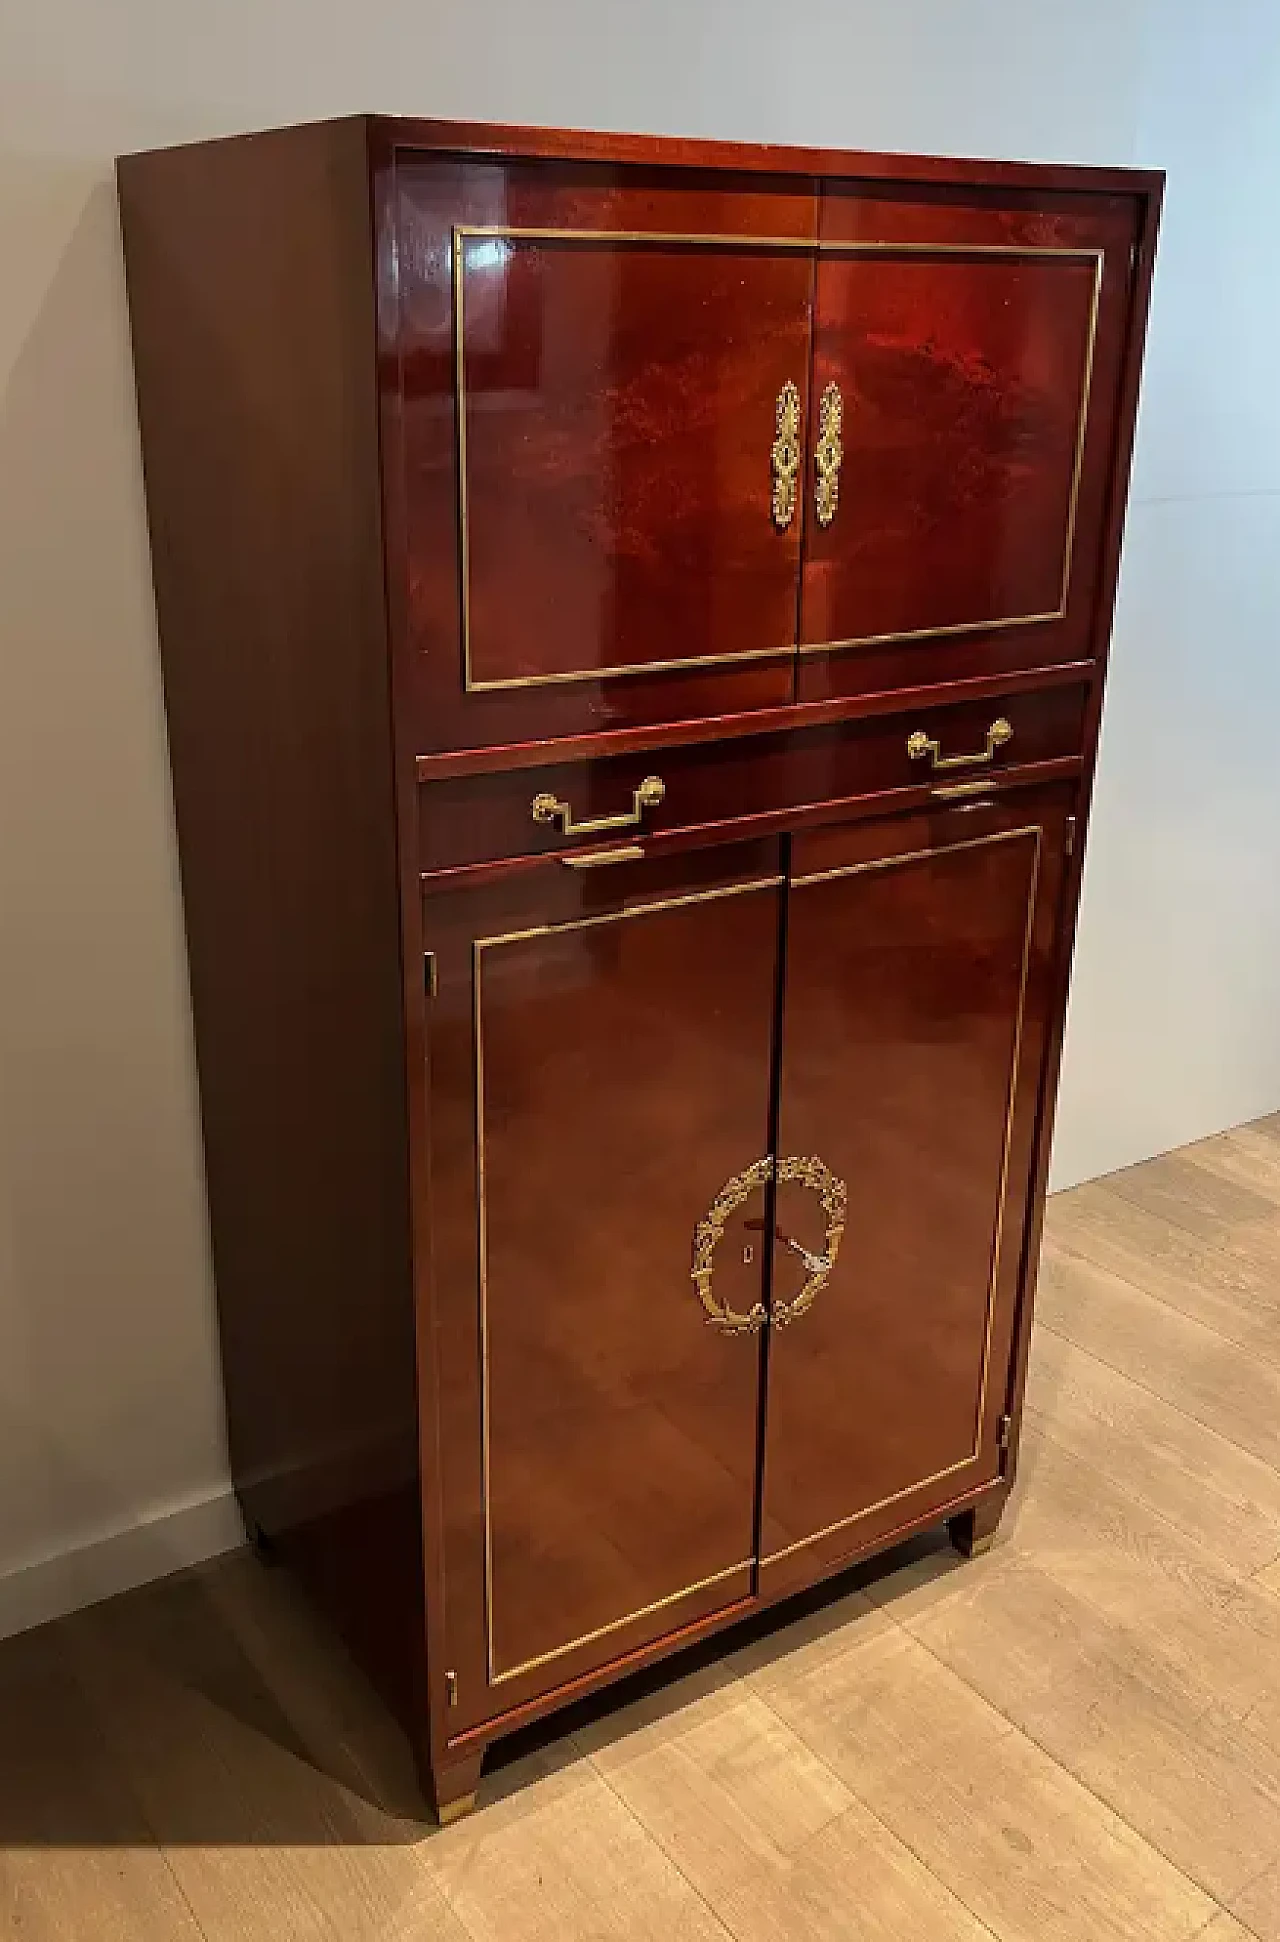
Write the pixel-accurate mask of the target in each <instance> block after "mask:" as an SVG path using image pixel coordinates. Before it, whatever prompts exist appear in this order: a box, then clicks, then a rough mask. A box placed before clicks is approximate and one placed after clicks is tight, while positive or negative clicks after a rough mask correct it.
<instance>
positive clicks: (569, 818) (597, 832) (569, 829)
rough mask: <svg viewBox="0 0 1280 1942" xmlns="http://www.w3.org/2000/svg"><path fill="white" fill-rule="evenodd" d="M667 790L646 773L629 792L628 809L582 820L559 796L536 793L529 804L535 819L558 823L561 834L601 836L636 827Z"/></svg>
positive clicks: (657, 777) (660, 779) (538, 821)
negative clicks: (629, 804)
mask: <svg viewBox="0 0 1280 1942" xmlns="http://www.w3.org/2000/svg"><path fill="white" fill-rule="evenodd" d="M666 793H667V785H666V783H665V782H664V781H663V780H662V777H661V776H660V775H647V776H646V777H645V779H644V781H643V782H642V783H641V784H640V786H639V788H638V789H633V790H632V792H631V807H630V809H624V810H622V811H621V812H620V813H619V814H618V815H616V816H592V817H589V818H588V819H587V820H586V821H585V822H581V823H577V822H575V821H574V819H573V810H572V808H571V807H570V805H569V804H568V803H567V802H561V801H560V799H559V797H558V796H549V795H542V796H535V797H534V799H533V801H532V802H531V803H530V805H529V813H530V815H531V816H532V817H533V820H534V822H535V823H555V822H558V823H559V824H560V833H561V835H562V836H603V835H604V833H605V831H606V830H611V829H635V828H636V827H637V826H638V825H639V823H640V820H641V818H642V817H643V815H644V812H645V810H646V809H654V808H656V807H657V805H658V804H659V803H660V802H661V801H662V798H663V797H664V796H665V795H666Z"/></svg>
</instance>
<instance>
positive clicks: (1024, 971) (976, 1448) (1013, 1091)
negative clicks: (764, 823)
mask: <svg viewBox="0 0 1280 1942" xmlns="http://www.w3.org/2000/svg"><path fill="white" fill-rule="evenodd" d="M1027 836H1029V837H1031V838H1032V839H1033V843H1034V848H1033V851H1032V861H1031V876H1030V881H1029V883H1028V885H1027V921H1026V928H1025V931H1024V933H1023V944H1022V966H1021V972H1020V976H1019V983H1018V1007H1017V1013H1016V1016H1015V1022H1014V1031H1013V1048H1012V1052H1011V1054H1010V1060H1009V1093H1008V1100H1007V1103H1006V1109H1005V1122H1004V1145H1003V1148H1002V1151H1001V1156H1000V1177H999V1188H998V1198H997V1202H996V1219H995V1230H994V1234H993V1237H992V1244H991V1276H990V1280H989V1282H988V1284H987V1304H986V1318H985V1322H984V1327H983V1342H982V1365H981V1374H980V1377H979V1382H978V1396H977V1406H976V1410H975V1413H974V1434H973V1448H972V1449H971V1450H970V1451H969V1452H968V1453H967V1454H966V1455H964V1456H962V1457H959V1458H957V1460H956V1461H955V1462H954V1463H949V1464H947V1465H945V1467H944V1468H943V1469H941V1470H935V1471H933V1472H932V1473H931V1474H930V1475H929V1476H927V1477H917V1478H915V1479H913V1481H912V1482H911V1483H909V1484H907V1485H906V1486H905V1487H904V1488H903V1489H902V1490H896V1491H894V1492H893V1494H892V1495H891V1496H889V1497H882V1498H881V1499H880V1500H879V1502H877V1503H873V1504H863V1505H860V1506H859V1508H858V1509H857V1510H856V1511H853V1512H851V1513H850V1515H849V1516H848V1517H841V1518H837V1519H836V1521H835V1523H833V1524H824V1525H823V1527H822V1528H821V1530H817V1531H811V1532H810V1533H809V1535H808V1536H807V1537H802V1538H798V1539H797V1540H796V1542H795V1543H794V1544H786V1545H783V1547H782V1548H781V1549H780V1550H778V1551H770V1552H767V1553H762V1554H761V1557H760V1565H761V1568H762V1569H763V1568H764V1567H765V1566H766V1565H771V1564H780V1563H781V1562H782V1560H783V1559H784V1558H789V1557H791V1556H792V1555H793V1554H794V1553H795V1552H797V1551H804V1550H806V1549H807V1548H808V1547H809V1545H811V1544H819V1543H821V1541H822V1539H823V1538H825V1537H831V1536H832V1535H833V1534H834V1533H835V1532H836V1531H842V1530H845V1529H847V1528H848V1526H849V1525H850V1524H858V1523H861V1522H862V1520H863V1519H864V1518H866V1517H872V1516H874V1515H875V1513H876V1512H877V1511H881V1510H886V1509H887V1508H888V1507H889V1505H890V1504H896V1503H898V1502H899V1501H900V1499H902V1498H904V1497H910V1496H913V1495H914V1494H915V1492H916V1491H918V1490H927V1489H928V1488H929V1486H930V1485H931V1484H936V1483H941V1482H943V1481H944V1479H945V1478H947V1477H950V1476H955V1475H956V1474H958V1473H959V1472H960V1471H961V1470H965V1469H968V1467H969V1465H970V1464H972V1463H975V1462H976V1461H977V1460H978V1458H979V1457H980V1456H981V1454H982V1428H983V1419H984V1417H985V1415H986V1410H987V1392H988V1388H989V1384H990V1364H991V1337H992V1334H993V1332H994V1328H995V1314H996V1296H997V1293H998V1292H999V1280H1000V1260H1001V1250H1002V1246H1003V1241H1004V1219H1005V1202H1006V1198H1007V1192H1008V1182H1009V1156H1010V1150H1011V1147H1012V1143H1013V1122H1014V1116H1015V1113H1016V1111H1017V1103H1018V1098H1017V1095H1018V1076H1019V1060H1020V1058H1021V1056H1022V1027H1023V1019H1024V1016H1025V1013H1026V1005H1027V986H1028V984H1029V982H1030V977H1031V955H1032V945H1033V943H1034V940H1035V922H1036V899H1037V896H1038V894H1039V889H1040V855H1041V848H1042V844H1043V831H1042V830H1041V827H1040V825H1039V824H1038V823H1026V824H1023V825H1021V826H1020V827H1019V828H1017V829H1004V830H996V831H994V832H993V833H992V834H991V835H988V836H973V837H966V838H964V839H963V840H961V841H960V842H957V843H939V844H937V845H936V846H934V847H933V848H931V849H924V850H906V851H904V852H903V853H902V855H900V856H878V857H872V858H871V859H870V860H869V861H867V862H865V863H848V864H840V865H838V866H836V867H835V868H834V869H831V870H815V871H814V872H813V873H812V874H811V875H809V876H802V877H792V878H791V880H790V887H791V889H793V890H800V889H804V888H805V887H806V886H808V885H810V884H815V883H830V882H833V881H834V880H835V879H837V878H839V877H856V876H864V875H866V874H867V873H868V872H870V871H873V870H893V869H899V868H902V867H903V866H905V865H906V864H910V863H923V862H926V861H927V860H928V859H929V858H931V857H938V856H953V855H955V854H957V853H958V852H960V851H963V850H977V849H986V848H989V847H991V846H992V845H994V844H996V843H1013V842H1017V841H1020V840H1021V839H1022V838H1023V837H1027ZM775 1352H776V1353H785V1351H784V1350H781V1349H779V1350H777V1351H775Z"/></svg>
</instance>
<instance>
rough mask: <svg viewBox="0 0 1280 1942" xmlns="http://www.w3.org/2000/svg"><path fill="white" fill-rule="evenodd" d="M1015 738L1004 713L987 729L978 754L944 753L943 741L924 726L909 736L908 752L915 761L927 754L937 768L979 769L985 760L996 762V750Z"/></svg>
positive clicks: (1011, 725) (1010, 724) (1011, 726)
mask: <svg viewBox="0 0 1280 1942" xmlns="http://www.w3.org/2000/svg"><path fill="white" fill-rule="evenodd" d="M1012 740H1013V724H1012V723H1011V722H1007V721H1006V720H1005V718H1004V716H1003V715H1001V716H999V717H998V719H997V720H995V721H993V722H992V724H991V726H990V728H989V729H988V730H987V745H986V747H985V748H982V749H979V750H978V753H977V754H976V755H944V754H943V753H942V744H941V742H935V741H933V740H932V739H931V738H930V737H929V736H928V735H926V734H925V732H924V730H923V728H917V730H916V732H915V734H914V735H909V736H908V737H907V754H908V755H909V756H910V757H911V760H912V761H913V762H915V761H917V760H918V759H919V758H920V757H921V756H924V755H927V756H928V757H929V759H930V761H931V763H932V765H933V767H934V768H935V769H978V768H981V767H982V765H983V763H984V762H994V761H995V759H996V750H997V749H998V748H1003V747H1004V745H1005V743H1006V742H1011V741H1012Z"/></svg>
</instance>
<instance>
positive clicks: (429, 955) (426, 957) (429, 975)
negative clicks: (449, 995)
mask: <svg viewBox="0 0 1280 1942" xmlns="http://www.w3.org/2000/svg"><path fill="white" fill-rule="evenodd" d="M422 974H423V977H424V978H425V980H426V985H427V996H428V998H438V997H439V996H440V974H439V972H438V971H437V970H436V954H435V952H434V951H424V952H423V954H422Z"/></svg>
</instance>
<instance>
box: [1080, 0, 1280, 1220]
mask: <svg viewBox="0 0 1280 1942" xmlns="http://www.w3.org/2000/svg"><path fill="white" fill-rule="evenodd" d="M1143 82H1144V86H1143V92H1142V97H1141V99H1140V102H1139V117H1138V127H1137V132H1136V138H1135V160H1137V161H1139V162H1141V163H1144V164H1151V165H1154V166H1159V167H1163V168H1166V169H1168V171H1169V185H1168V192H1167V200H1166V205H1165V223H1164V229H1163V234H1162V238H1161V246H1160V259H1159V265H1158V270H1157V276H1156V290H1155V303H1154V308H1153V312H1152V321H1151V333H1150V341H1149V348H1148V358H1147V369H1146V378H1145V384H1144V393H1143V406H1142V414H1141V422H1140V427H1139V438H1138V450H1137V459H1136V465H1135V472H1134V487H1133V501H1132V505H1131V509H1130V516H1129V526H1128V534H1127V540H1126V547H1125V561H1124V573H1123V578H1122V582H1121V595H1120V603H1119V609H1118V612H1117V620H1116V633H1115V641H1114V646H1113V650H1112V663H1111V668H1112V673H1111V683H1110V687H1109V689H1108V697H1107V709H1106V717H1105V724H1104V729H1103V738H1102V755H1101V761H1100V764H1099V771H1098V788H1097V795H1096V798H1095V816H1094V824H1093V830H1092V834H1091V838H1090V846H1089V856H1088V862H1087V864H1086V870H1085V896H1084V903H1083V907H1082V912H1081V925H1080V939H1079V947H1078V952H1077V958H1076V976H1075V987H1074V993H1073V997H1072V1003H1071V1013H1070V1023H1069V1029H1068V1034H1067V1045H1066V1057H1065V1061H1064V1068H1063V1087H1062V1101H1061V1111H1060V1115H1059V1121H1058V1135H1057V1139H1056V1142H1055V1150H1054V1184H1055V1185H1058V1186H1065V1185H1068V1184H1070V1183H1072V1182H1074V1181H1076V1180H1082V1179H1087V1178H1089V1177H1090V1176H1092V1175H1094V1174H1098V1173H1103V1172H1107V1171H1109V1170H1111V1169H1112V1168H1114V1167H1118V1166H1123V1165H1126V1164H1127V1163H1128V1162H1130V1161H1132V1160H1138V1159H1145V1158H1146V1157H1148V1156H1149V1155H1150V1154H1152V1153H1158V1152H1162V1151H1164V1150H1166V1149H1167V1148H1169V1147H1172V1146H1179V1145H1182V1144H1184V1143H1185V1142H1186V1141H1188V1140H1192V1139H1195V1138H1198V1137H1199V1136H1201V1135H1202V1134H1205V1133H1210V1132H1214V1131H1216V1130H1218V1129H1219V1128H1221V1127H1223V1126H1230V1125H1234V1124H1238V1123H1239V1122H1240V1121H1242V1120H1245V1119H1251V1118H1254V1117H1256V1116H1257V1115H1259V1114H1261V1113H1266V1112H1273V1111H1274V1110H1275V1109H1276V1107H1277V1106H1280V759H1277V755H1276V749H1277V747H1278V746H1280V743H1278V741H1277V735H1276V725H1277V724H1278V723H1280V364H1278V361H1277V360H1278V357H1280V264H1278V262H1277V256H1276V250H1275V247H1274V240H1273V238H1274V229H1275V212H1276V208H1277V201H1278V199H1280V8H1277V7H1276V5H1275V0H1214V4H1213V5H1212V6H1211V7H1206V6H1204V5H1203V4H1202V0H1160V4H1159V6H1158V8H1155V9H1153V12H1152V21H1151V33H1150V35H1149V37H1148V41H1147V47H1146V54H1145V59H1144V74H1143Z"/></svg>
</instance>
